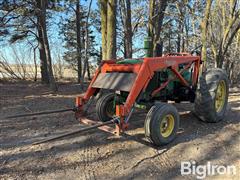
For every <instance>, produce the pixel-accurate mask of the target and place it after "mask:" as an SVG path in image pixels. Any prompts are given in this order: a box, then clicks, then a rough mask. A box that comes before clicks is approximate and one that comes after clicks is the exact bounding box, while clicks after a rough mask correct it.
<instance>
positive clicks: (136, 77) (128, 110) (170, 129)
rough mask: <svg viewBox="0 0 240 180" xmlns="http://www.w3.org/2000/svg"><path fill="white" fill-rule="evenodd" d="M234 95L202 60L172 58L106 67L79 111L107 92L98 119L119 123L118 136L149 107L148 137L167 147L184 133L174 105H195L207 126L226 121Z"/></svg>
mask: <svg viewBox="0 0 240 180" xmlns="http://www.w3.org/2000/svg"><path fill="white" fill-rule="evenodd" d="M145 44H148V43H145ZM145 48H146V49H147V50H148V48H149V46H146V47H145ZM146 54H148V53H146ZM228 89H229V83H228V78H227V75H226V73H225V72H224V71H223V70H222V69H218V68H214V69H207V70H206V69H205V68H203V62H202V61H201V57H200V56H198V55H192V54H188V53H169V54H165V55H163V56H161V57H145V58H137V59H121V60H108V61H102V64H101V66H100V67H99V68H98V70H97V71H96V74H95V76H94V78H93V79H92V82H91V83H90V85H89V87H88V90H87V92H86V93H85V95H84V96H82V97H81V96H80V97H77V101H76V102H77V104H76V105H77V107H78V108H79V111H81V109H82V107H83V105H84V104H85V103H87V101H88V100H89V99H90V98H91V97H92V96H97V94H99V93H101V92H105V93H104V94H103V95H102V96H101V97H100V98H99V99H98V101H97V104H96V112H97V116H98V119H99V120H100V121H103V122H106V121H110V120H111V119H113V118H117V119H118V121H117V123H116V131H118V133H121V132H123V131H125V130H126V129H127V128H128V126H129V119H130V117H131V115H132V112H133V111H134V109H135V108H138V107H141V108H142V107H145V108H146V109H147V110H148V113H147V116H146V119H145V125H144V128H145V135H146V137H147V138H148V139H149V140H150V141H151V142H152V143H154V144H156V145H164V144H168V143H169V142H171V141H172V140H173V139H174V138H175V137H176V134H177V131H178V128H179V119H180V118H179V114H178V111H177V109H176V108H175V106H173V105H172V104H168V101H169V100H170V101H175V102H176V103H180V102H182V101H188V102H190V103H194V113H195V114H196V115H197V116H198V117H199V118H200V119H201V120H203V121H205V122H211V123H215V122H219V121H221V120H222V119H224V116H225V113H226V110H227V103H228V93H229V92H228ZM133 120H134V119H133Z"/></svg>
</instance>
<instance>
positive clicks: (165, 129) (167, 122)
mask: <svg viewBox="0 0 240 180" xmlns="http://www.w3.org/2000/svg"><path fill="white" fill-rule="evenodd" d="M173 129H174V117H173V115H171V114H168V115H166V116H165V117H164V118H163V120H162V121H161V124H160V133H161V135H162V136H163V137H165V138H167V137H169V136H170V135H171V134H172V132H173Z"/></svg>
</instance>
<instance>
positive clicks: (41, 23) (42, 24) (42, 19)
mask: <svg viewBox="0 0 240 180" xmlns="http://www.w3.org/2000/svg"><path fill="white" fill-rule="evenodd" d="M46 3H47V2H46V1H45V0H39V1H37V7H38V8H39V10H40V12H39V13H38V29H39V33H40V34H39V37H42V38H41V39H39V40H40V41H42V42H40V44H41V45H42V48H43V50H42V53H43V54H44V53H45V56H46V57H45V58H46V59H45V60H44V61H45V62H44V63H46V64H45V65H46V66H47V77H48V79H49V85H50V88H51V90H53V91H57V86H56V83H55V79H54V76H53V70H52V59H51V53H50V48H49V42H48V36H47V28H46V6H47V4H46ZM43 51H44V52H43ZM40 58H41V57H40Z"/></svg>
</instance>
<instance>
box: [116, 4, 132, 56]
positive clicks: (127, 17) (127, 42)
mask: <svg viewBox="0 0 240 180" xmlns="http://www.w3.org/2000/svg"><path fill="white" fill-rule="evenodd" d="M119 2H120V11H121V20H122V25H123V34H124V37H123V41H124V57H125V58H132V54H133V52H132V37H133V31H132V15H131V11H132V9H131V1H130V0H120V1H119Z"/></svg>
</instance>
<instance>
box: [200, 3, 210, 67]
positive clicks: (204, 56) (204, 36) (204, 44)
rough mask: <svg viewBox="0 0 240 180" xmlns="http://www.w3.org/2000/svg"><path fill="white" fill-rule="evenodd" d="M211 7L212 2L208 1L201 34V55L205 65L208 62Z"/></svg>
mask: <svg viewBox="0 0 240 180" xmlns="http://www.w3.org/2000/svg"><path fill="white" fill-rule="evenodd" d="M211 5H212V0H207V4H206V8H205V13H204V17H203V20H202V22H201V30H202V34H201V41H202V54H201V57H202V60H203V62H204V64H205V63H206V60H207V32H208V21H209V16H210V10H211Z"/></svg>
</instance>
